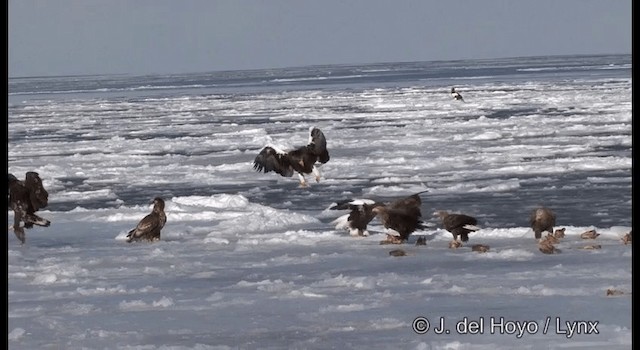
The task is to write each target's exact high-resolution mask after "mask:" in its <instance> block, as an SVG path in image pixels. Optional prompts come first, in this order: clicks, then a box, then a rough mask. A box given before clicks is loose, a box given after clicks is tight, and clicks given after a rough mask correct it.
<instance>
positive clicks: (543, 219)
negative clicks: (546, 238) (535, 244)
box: [529, 207, 556, 240]
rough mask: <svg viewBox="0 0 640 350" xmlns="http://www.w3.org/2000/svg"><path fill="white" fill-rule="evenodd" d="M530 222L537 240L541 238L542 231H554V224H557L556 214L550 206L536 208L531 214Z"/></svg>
mask: <svg viewBox="0 0 640 350" xmlns="http://www.w3.org/2000/svg"><path fill="white" fill-rule="evenodd" d="M529 224H530V225H531V229H532V230H533V234H534V236H535V238H536V240H540V238H542V232H544V231H547V232H549V233H551V234H553V233H554V232H553V226H555V224H556V214H555V213H554V212H553V211H552V210H551V209H549V208H545V207H540V208H536V209H534V210H533V211H532V212H531V214H530V215H529Z"/></svg>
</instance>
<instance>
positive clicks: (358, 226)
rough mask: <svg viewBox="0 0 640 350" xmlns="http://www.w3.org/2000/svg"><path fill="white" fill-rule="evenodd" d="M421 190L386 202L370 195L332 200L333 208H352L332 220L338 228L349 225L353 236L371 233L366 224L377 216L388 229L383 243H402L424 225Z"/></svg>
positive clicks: (348, 227) (423, 227)
mask: <svg viewBox="0 0 640 350" xmlns="http://www.w3.org/2000/svg"><path fill="white" fill-rule="evenodd" d="M421 205H422V200H421V199H420V196H419V193H416V194H413V195H411V196H408V197H405V198H400V199H397V200H395V201H393V202H391V203H388V204H385V203H382V202H376V201H374V200H371V199H354V200H351V199H349V200H345V201H341V202H337V203H334V204H332V205H331V206H330V207H329V208H330V209H338V210H344V209H349V210H350V213H349V214H346V215H343V216H341V217H339V218H337V219H336V220H334V221H333V222H332V223H333V224H335V225H336V228H347V229H348V230H349V233H350V234H351V235H352V236H368V235H369V232H368V231H367V225H368V224H369V223H370V222H371V220H373V218H375V217H376V216H377V217H378V218H379V219H380V222H381V223H382V225H383V226H384V227H385V228H386V229H387V231H388V233H387V240H386V241H383V242H382V243H395V244H398V243H402V242H404V241H406V240H407V239H408V238H409V235H411V233H413V232H414V231H416V230H422V229H425V228H426V226H425V225H424V223H423V222H422V220H421V218H422V213H421V210H420V206H421Z"/></svg>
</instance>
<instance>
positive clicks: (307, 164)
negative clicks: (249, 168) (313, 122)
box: [253, 127, 329, 187]
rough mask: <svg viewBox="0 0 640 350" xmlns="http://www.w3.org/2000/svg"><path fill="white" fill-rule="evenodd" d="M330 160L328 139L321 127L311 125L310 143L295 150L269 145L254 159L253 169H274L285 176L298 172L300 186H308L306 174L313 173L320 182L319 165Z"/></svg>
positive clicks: (267, 170) (266, 171) (264, 170)
mask: <svg viewBox="0 0 640 350" xmlns="http://www.w3.org/2000/svg"><path fill="white" fill-rule="evenodd" d="M328 161H329V152H328V151H327V139H326V138H325V137H324V134H323V133H322V131H320V129H318V128H316V127H311V128H309V144H307V145H306V146H302V147H298V148H297V149H294V150H293V151H283V150H280V149H278V148H276V147H275V146H272V145H267V146H265V147H264V148H263V149H262V150H261V151H260V153H259V154H258V155H257V156H256V158H255V159H254V161H253V169H254V170H256V171H259V172H264V173H268V172H270V171H274V172H276V173H278V174H280V175H281V176H284V177H290V176H293V174H294V173H296V172H297V173H298V177H299V179H300V187H306V186H307V185H308V184H307V181H306V180H305V178H304V176H305V175H306V174H311V173H313V174H314V175H315V178H316V182H320V170H319V169H318V167H319V166H320V164H324V163H326V162H328ZM317 163H319V164H317Z"/></svg>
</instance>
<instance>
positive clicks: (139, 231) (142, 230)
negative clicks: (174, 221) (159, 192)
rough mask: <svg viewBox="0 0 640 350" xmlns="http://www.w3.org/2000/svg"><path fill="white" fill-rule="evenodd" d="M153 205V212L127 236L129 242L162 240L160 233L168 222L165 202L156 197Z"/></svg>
mask: <svg viewBox="0 0 640 350" xmlns="http://www.w3.org/2000/svg"><path fill="white" fill-rule="evenodd" d="M152 203H153V210H152V211H151V213H150V214H148V215H147V216H145V217H144V218H142V220H140V222H139V223H138V225H137V226H136V228H134V229H133V230H131V231H129V234H127V242H129V243H131V242H133V241H141V240H146V241H156V240H160V231H161V230H162V228H163V227H164V224H165V223H166V222H167V215H165V213H164V200H163V199H162V198H160V197H156V198H154V199H153V202H152Z"/></svg>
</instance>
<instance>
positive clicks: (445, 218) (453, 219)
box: [433, 210, 480, 242]
mask: <svg viewBox="0 0 640 350" xmlns="http://www.w3.org/2000/svg"><path fill="white" fill-rule="evenodd" d="M433 215H434V216H438V217H440V219H441V220H442V226H443V227H444V229H445V230H447V231H449V232H451V234H452V235H453V241H454V242H458V237H460V240H461V241H462V242H467V241H468V240H469V233H471V232H475V231H478V230H479V229H480V228H479V227H478V226H476V225H477V224H478V220H476V218H474V217H472V216H469V215H465V214H450V213H448V212H446V211H444V210H439V211H436V212H435V213H433Z"/></svg>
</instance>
